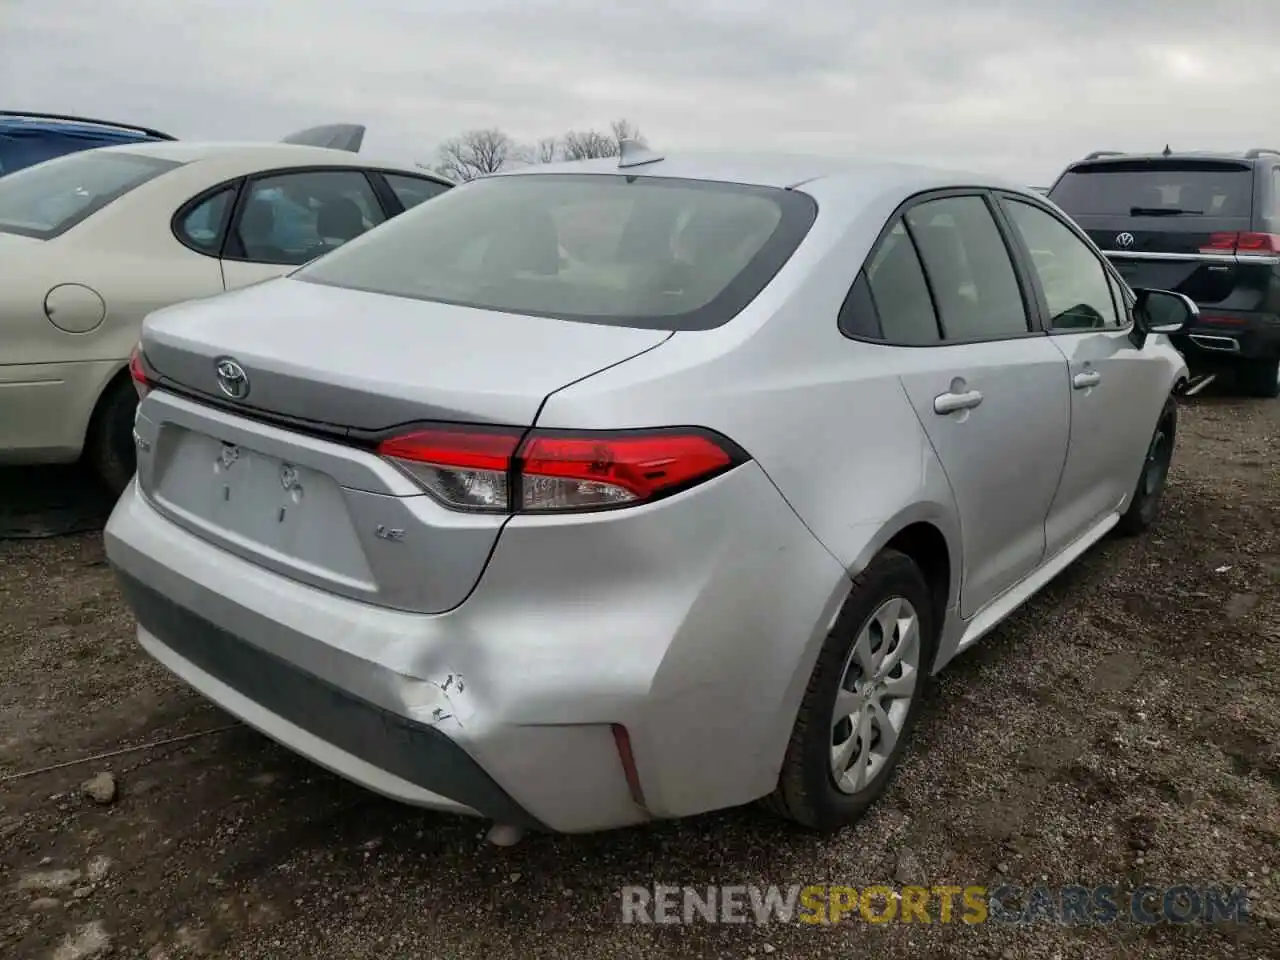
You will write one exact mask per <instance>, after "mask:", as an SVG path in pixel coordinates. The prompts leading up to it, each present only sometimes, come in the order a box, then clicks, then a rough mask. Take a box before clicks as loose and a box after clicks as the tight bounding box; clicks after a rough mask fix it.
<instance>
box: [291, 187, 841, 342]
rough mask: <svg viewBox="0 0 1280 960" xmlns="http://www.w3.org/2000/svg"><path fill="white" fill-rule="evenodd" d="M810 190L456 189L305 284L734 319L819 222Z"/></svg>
mask: <svg viewBox="0 0 1280 960" xmlns="http://www.w3.org/2000/svg"><path fill="white" fill-rule="evenodd" d="M815 212H816V211H815V207H814V204H813V201H812V200H811V199H810V198H808V197H806V196H804V195H803V194H800V193H797V192H794V191H786V190H779V189H773V188H766V187H748V186H742V185H738V184H724V183H711V182H704V181H692V180H675V179H667V178H651V177H628V176H613V175H564V174H559V175H557V174H529V175H520V176H510V177H493V178H491V179H483V180H477V181H473V182H471V183H468V184H465V185H463V186H460V187H454V188H453V189H451V190H447V191H446V192H445V193H443V194H441V195H440V196H439V197H437V198H436V199H434V200H433V201H432V202H431V203H426V204H421V205H420V206H418V207H416V208H415V209H413V210H411V211H409V212H408V213H405V214H402V215H401V216H399V217H396V218H395V219H394V220H392V221H391V222H390V223H388V224H387V225H386V227H384V228H383V229H381V230H378V231H377V232H376V233H375V234H371V235H370V236H369V237H367V238H365V239H363V240H361V241H359V242H358V243H353V244H351V245H350V246H348V247H346V248H344V249H342V250H340V251H338V253H336V254H334V255H333V256H330V257H326V258H324V259H323V260H320V261H318V262H316V263H314V264H311V265H309V266H308V267H307V268H306V269H305V270H302V271H299V272H298V273H296V274H294V276H295V278H296V279H299V280H309V281H312V282H317V283H328V284H333V285H336V286H344V287H352V288H356V289H361V290H370V291H374V292H378V293H387V294H391V295H394V296H402V297H414V298H417V299H422V300H433V301H436V302H440V303H451V304H459V305H462V306H468V307H478V308H480V309H485V310H497V311H502V312H507V313H518V314H531V315H535V316H553V317H561V318H563V319H567V320H585V321H589V322H596V323H615V324H623V325H629V326H640V327H651V328H657V329H671V330H678V329H706V328H708V327H712V326H717V325H718V324H720V323H724V322H725V321H727V320H728V319H730V318H731V317H732V316H734V315H735V314H737V313H738V312H739V311H740V310H741V309H742V307H744V306H746V304H747V303H749V302H750V301H751V299H753V298H754V297H755V295H756V294H757V293H759V291H760V290H761V289H762V288H763V287H764V286H765V284H767V283H768V282H769V280H771V279H772V277H773V275H774V273H775V272H776V271H777V269H778V268H779V267H780V266H781V265H782V263H783V262H785V260H786V259H787V257H789V256H790V254H791V252H792V250H794V249H795V247H796V245H797V244H798V243H799V241H800V239H801V238H802V237H803V236H804V233H805V232H806V231H807V230H808V228H809V226H810V224H811V223H812V221H813V217H814V214H815Z"/></svg>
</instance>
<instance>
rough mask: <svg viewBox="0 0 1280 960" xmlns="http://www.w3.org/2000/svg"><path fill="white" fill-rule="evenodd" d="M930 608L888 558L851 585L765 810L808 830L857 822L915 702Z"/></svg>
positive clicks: (894, 557)
mask: <svg viewBox="0 0 1280 960" xmlns="http://www.w3.org/2000/svg"><path fill="white" fill-rule="evenodd" d="M933 610H934V603H933V597H932V596H931V595H930V591H929V586H928V584H927V583H926V582H925V579H924V576H923V574H921V572H920V568H919V567H918V566H916V564H915V563H914V562H913V561H912V560H911V558H910V557H907V556H906V555H904V554H902V553H898V552H897V551H894V550H886V551H884V552H883V553H881V554H880V555H879V556H878V557H876V559H875V560H873V561H872V562H871V564H870V565H869V566H868V567H867V568H866V570H864V571H863V572H862V573H861V574H859V575H858V576H857V577H856V578H855V579H854V581H853V589H852V591H851V592H850V594H849V597H848V599H847V600H846V601H845V604H844V608H843V609H842V610H841V611H840V615H839V617H837V619H836V623H835V626H834V627H833V628H832V630H831V632H830V633H829V634H828V636H827V639H826V642H825V643H824V644H823V647H822V651H821V653H820V654H819V655H818V662H817V664H816V665H815V666H814V669H813V674H812V676H811V677H810V679H809V686H808V688H807V689H806V690H805V695H804V700H803V701H802V702H801V705H800V712H799V714H798V716H797V718H796V722H795V727H794V728H793V730H792V734H791V742H790V743H789V744H788V747H787V753H786V757H785V758H784V760H783V764H782V771H781V774H780V776H779V778H778V786H777V789H776V790H775V791H774V793H773V794H772V795H771V796H770V797H768V798H767V799H766V801H765V802H766V804H767V805H768V806H769V807H770V808H771V809H772V810H773V811H774V812H775V813H778V814H781V815H782V816H784V817H786V818H788V819H790V820H794V821H796V822H797V823H799V824H801V825H803V826H805V827H808V828H810V829H813V830H820V831H823V832H828V831H834V830H838V829H840V828H841V827H844V826H847V825H849V824H851V823H853V822H854V821H856V820H857V819H858V818H859V817H861V816H862V813H863V811H865V810H866V809H867V808H868V807H869V806H870V805H871V804H872V803H874V802H875V801H876V799H878V798H879V796H880V795H881V794H882V793H883V792H884V790H885V788H886V787H887V786H888V784H889V780H890V779H891V777H892V775H893V771H894V769H895V768H896V767H897V764H898V761H899V759H900V758H901V756H902V754H903V752H904V750H905V749H906V746H907V741H908V738H909V737H910V734H911V729H912V727H913V726H914V725H915V721H916V717H917V714H918V713H919V710H920V704H921V702H922V699H923V692H924V687H925V682H926V680H927V678H928V674H929V666H928V665H929V663H930V662H931V660H932V655H933V650H934V637H935V633H934V630H935V625H934V623H933Z"/></svg>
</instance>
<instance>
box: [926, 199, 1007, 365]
mask: <svg viewBox="0 0 1280 960" xmlns="http://www.w3.org/2000/svg"><path fill="white" fill-rule="evenodd" d="M906 220H907V226H908V227H910V229H911V236H912V237H913V238H914V239H915V242H916V247H917V249H918V250H919V251H920V260H921V262H922V263H923V265H924V270H925V273H926V275H927V276H928V278H929V284H930V287H931V289H932V290H933V297H934V302H935V303H936V304H937V308H938V319H939V320H941V322H942V335H943V337H944V338H945V339H946V340H987V339H991V338H995V337H1009V336H1017V335H1019V334H1023V333H1026V332H1027V331H1028V329H1029V327H1028V324H1027V311H1026V307H1025V305H1024V304H1023V302H1022V291H1021V289H1020V288H1019V286H1018V278H1017V275H1016V274H1015V273H1014V272H1013V261H1012V260H1011V259H1010V258H1009V250H1008V248H1007V247H1006V246H1005V243H1004V238H1003V237H1002V236H1001V235H1000V228H999V227H997V226H996V221H995V218H994V217H993V216H992V215H991V209H990V207H988V206H987V202H986V200H984V199H983V198H982V197H944V198H942V199H939V200H929V201H926V202H924V203H921V204H919V205H918V206H915V207H912V208H911V210H909V211H908V212H907V215H906Z"/></svg>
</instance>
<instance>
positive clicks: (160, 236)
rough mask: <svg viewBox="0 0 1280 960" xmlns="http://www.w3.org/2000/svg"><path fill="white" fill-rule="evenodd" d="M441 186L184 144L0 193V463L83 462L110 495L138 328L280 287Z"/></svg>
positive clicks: (87, 165) (16, 182)
mask: <svg viewBox="0 0 1280 960" xmlns="http://www.w3.org/2000/svg"><path fill="white" fill-rule="evenodd" d="M449 186H450V184H449V183H448V182H447V181H445V180H442V179H440V178H437V177H433V176H431V175H429V174H426V173H425V172H424V171H423V170H422V169H420V168H417V167H411V166H401V165H387V164H377V163H371V162H370V161H369V159H368V158H366V157H363V156H360V155H358V154H355V153H350V152H346V151H344V150H339V149H330V148H327V147H317V146H304V145H298V144H294V143H275V144H229V143H189V142H185V141H174V142H164V143H144V144H132V145H129V146H120V147H108V148H103V149H96V150H87V151H83V152H80V153H75V154H71V155H69V156H65V157H60V158H58V159H56V160H50V161H47V162H45V163H42V164H38V165H36V166H34V167H30V168H28V169H25V170H20V171H18V172H16V173H13V174H11V175H9V176H7V177H5V178H3V179H2V180H0V463H6V464H36V463H68V462H72V461H75V460H77V459H79V458H81V457H83V458H84V459H85V461H86V462H87V464H88V465H89V466H90V467H91V468H92V469H93V470H94V471H95V472H96V473H97V474H98V475H99V476H100V477H101V478H102V480H103V481H104V482H105V483H106V484H107V485H108V487H110V488H111V489H113V490H114V491H116V492H118V491H120V490H122V489H123V488H124V486H125V485H126V484H127V483H128V481H129V479H130V477H131V476H132V474H133V470H134V445H133V436H132V431H133V415H134V409H135V407H136V402H137V397H136V394H135V392H134V389H133V385H132V383H131V382H130V377H129V371H128V358H129V354H130V351H131V350H132V348H133V346H134V344H135V343H136V342H137V340H138V334H139V329H140V326H141V323H142V319H143V317H145V316H146V315H147V314H148V313H150V312H151V311H153V310H156V309H158V308H160V307H163V306H168V305H169V304H173V303H177V302H179V301H183V300H193V299H199V298H203V297H209V296H213V295H215V294H219V293H222V292H223V291H225V290H232V289H235V288H237V287H243V286H247V285H248V284H251V283H256V282H258V281H261V280H266V279H269V278H272V277H276V276H280V275H282V274H285V273H288V272H290V271H291V270H293V269H294V268H295V267H297V266H298V265H300V264H302V263H305V262H307V261H309V260H313V259H315V258H316V257H317V256H321V255H323V254H324V253H325V252H327V251H328V250H332V249H334V248H335V247H337V246H340V245H341V244H343V243H345V242H346V241H348V240H350V239H352V238H354V237H356V236H358V235H360V234H361V233H363V232H365V231H366V230H369V229H370V228H372V227H374V226H377V225H378V224H379V223H382V222H383V221H385V220H388V219H390V218H391V217H394V216H396V215H397V214H399V213H401V212H403V211H404V210H405V209H407V208H409V207H411V206H414V205H415V204H418V203H421V202H422V201H424V200H427V199H429V198H431V197H433V196H435V195H437V194H439V193H441V192H443V191H444V190H446V189H448V188H449ZM263 322H264V323H267V322H270V320H269V318H266V317H264V318H263Z"/></svg>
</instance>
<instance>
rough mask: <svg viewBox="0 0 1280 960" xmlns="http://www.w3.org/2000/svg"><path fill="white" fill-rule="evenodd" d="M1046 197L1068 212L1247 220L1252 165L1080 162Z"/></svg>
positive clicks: (1216, 162)
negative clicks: (1048, 196)
mask: <svg viewBox="0 0 1280 960" xmlns="http://www.w3.org/2000/svg"><path fill="white" fill-rule="evenodd" d="M1050 198H1051V199H1052V200H1053V202H1054V203H1056V204H1057V205H1058V206H1060V207H1061V208H1062V209H1063V210H1065V211H1067V213H1070V214H1072V215H1097V216H1117V217H1215V218H1219V219H1224V218H1227V219H1230V218H1245V219H1247V218H1249V217H1250V216H1252V213H1253V169H1252V168H1251V167H1249V166H1248V165H1246V164H1242V163H1231V162H1222V161H1212V160H1134V161H1115V160H1113V161H1110V162H1107V163H1096V164H1081V165H1080V166H1078V167H1075V168H1074V169H1073V170H1070V171H1068V172H1067V173H1065V174H1063V176H1062V179H1061V180H1060V181H1059V182H1058V183H1057V185H1056V186H1055V187H1054V188H1053V191H1052V193H1050Z"/></svg>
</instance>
